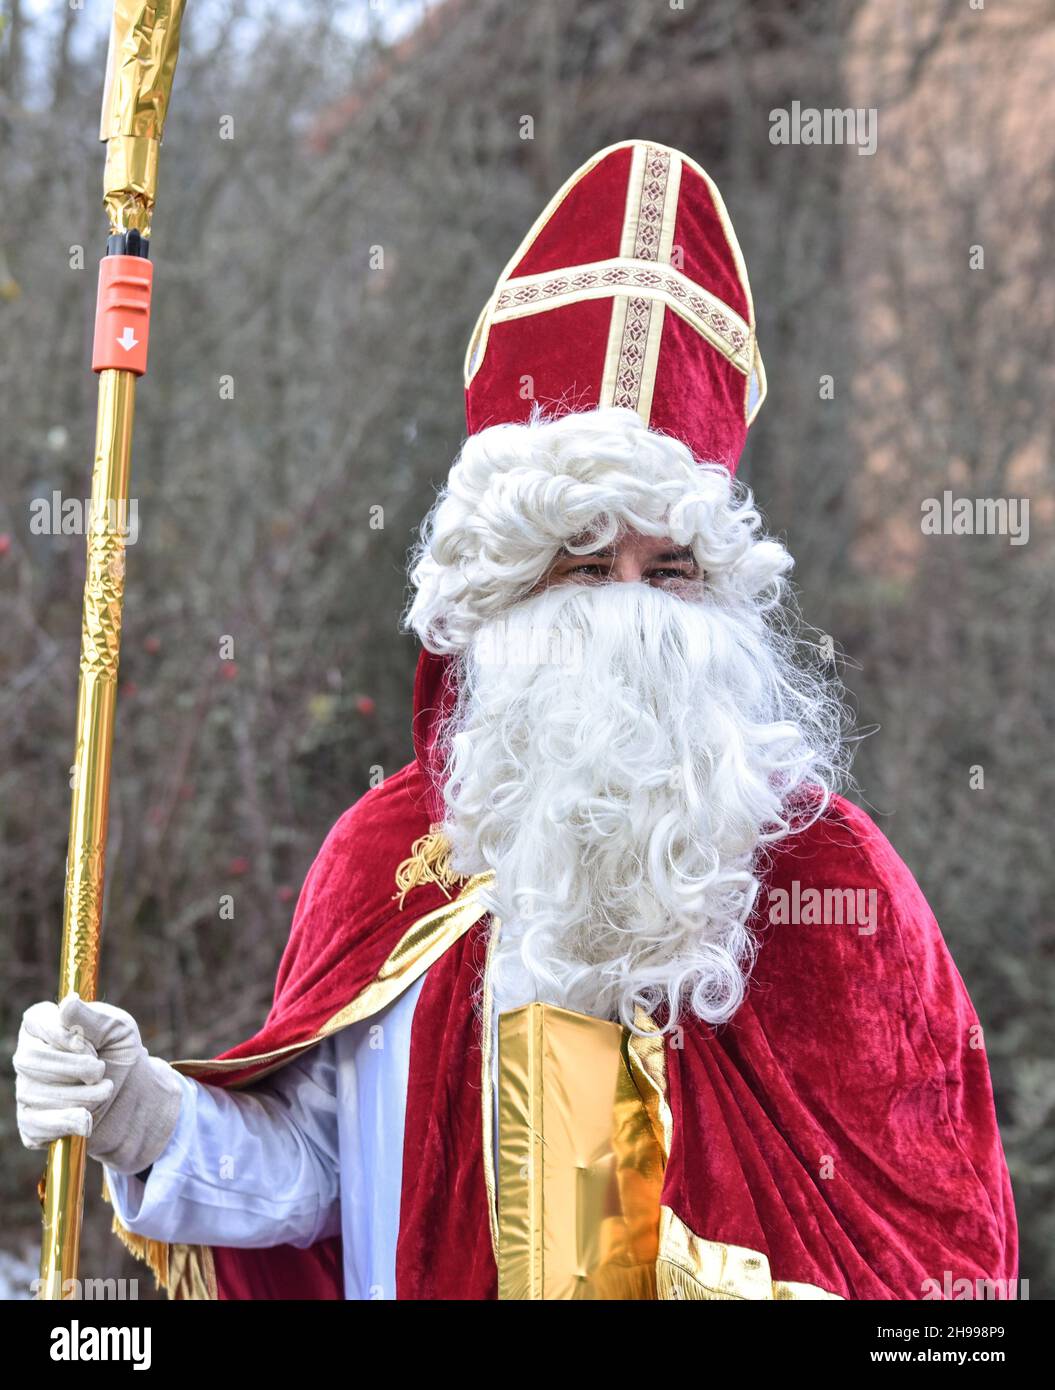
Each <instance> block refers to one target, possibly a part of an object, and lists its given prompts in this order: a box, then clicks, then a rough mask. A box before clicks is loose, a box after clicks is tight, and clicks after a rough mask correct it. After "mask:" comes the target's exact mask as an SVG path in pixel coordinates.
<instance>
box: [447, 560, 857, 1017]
mask: <svg viewBox="0 0 1055 1390" xmlns="http://www.w3.org/2000/svg"><path fill="white" fill-rule="evenodd" d="M460 690H461V694H460V700H459V705H458V709H457V710H456V711H455V714H454V716H453V719H452V723H451V733H452V734H453V737H452V738H451V743H450V757H449V761H448V769H447V774H448V775H447V780H446V783H445V789H444V797H445V801H446V805H447V819H446V823H445V826H444V829H445V831H446V834H447V836H448V838H449V840H450V842H451V845H452V850H453V858H452V863H453V865H454V867H455V868H456V869H457V870H458V871H459V872H461V873H465V874H474V873H481V872H484V871H485V870H488V869H491V870H493V871H494V874H495V883H494V886H493V888H492V889H491V890H489V893H488V895H487V899H486V901H487V904H488V906H489V907H490V909H491V910H492V912H493V913H494V914H495V916H496V917H497V918H498V920H499V923H500V927H499V935H498V941H497V945H496V949H495V951H494V954H493V966H492V984H493V989H494V1003H495V1008H496V1010H498V1011H499V1012H504V1011H505V1010H508V1009H513V1008H517V1007H519V1006H520V1005H521V1004H525V1003H528V1002H531V1001H533V1000H540V1001H542V1002H545V1003H551V1004H557V1005H560V1006H561V1007H563V1008H567V1009H574V1010H577V1011H579V1012H582V1013H588V1014H592V1015H594V1016H596V1017H600V1018H606V1019H615V1020H619V1021H621V1022H622V1023H624V1024H625V1025H626V1026H628V1027H632V1026H633V1024H634V1016H635V1009H636V1008H638V1007H640V1008H642V1009H644V1010H645V1011H646V1012H649V1013H652V1012H653V1011H654V1010H655V1009H656V1008H657V1007H658V1006H660V1005H665V1006H666V1008H665V1012H664V1015H663V1016H662V1017H661V1018H660V1019H658V1020H657V1022H659V1023H660V1026H663V1027H665V1028H668V1029H669V1028H672V1027H674V1026H675V1025H676V1023H677V1020H678V1017H679V1015H680V1014H681V1013H682V1011H683V1010H684V1009H686V1008H687V1009H688V1010H689V1011H691V1013H693V1014H695V1015H696V1016H697V1017H699V1018H701V1019H704V1020H705V1021H707V1022H710V1023H720V1022H723V1021H725V1020H727V1019H728V1018H730V1017H731V1016H732V1015H733V1013H734V1012H735V1011H736V1009H737V1007H738V1006H739V1004H740V1003H741V1001H742V999H743V996H744V992H745V985H746V981H747V978H748V975H749V973H750V969H751V966H752V964H753V961H754V956H755V951H756V949H757V943H756V942H755V939H754V934H753V932H752V931H751V929H750V928H749V926H748V918H749V916H750V914H751V910H752V907H753V905H754V902H755V897H756V895H757V892H758V886H759V882H758V879H757V877H756V876H755V872H754V869H755V867H756V860H757V858H758V852H759V850H760V848H761V847H762V846H763V845H764V844H765V843H767V842H772V841H775V840H777V839H779V838H782V837H783V836H784V835H786V834H788V833H789V831H790V829H791V828H796V827H793V825H792V819H791V816H790V815H789V809H788V807H789V798H790V796H791V793H793V792H795V791H796V790H797V789H800V788H802V787H803V786H804V785H805V784H807V783H808V782H810V781H813V780H816V781H818V782H820V783H822V784H823V781H824V778H823V775H819V776H817V777H816V778H814V777H811V773H813V772H814V770H815V764H819V765H823V764H824V760H823V758H820V757H818V756H816V755H815V754H814V752H813V750H812V749H811V747H810V744H809V740H808V738H806V737H805V735H804V733H803V730H802V727H800V724H799V723H798V721H797V720H795V719H794V718H789V717H788V716H789V711H792V712H802V711H804V710H808V717H807V720H806V722H807V724H809V722H810V720H811V719H812V720H813V721H814V722H815V723H816V725H817V727H818V728H822V727H824V725H825V722H826V721H827V723H828V725H829V727H830V722H831V718H832V717H833V716H832V715H831V711H830V710H827V709H826V708H819V707H818V706H821V707H824V706H826V700H827V697H825V696H823V695H821V694H820V693H818V691H817V690H815V689H814V688H813V687H811V686H810V684H809V681H805V682H804V681H803V679H802V677H801V675H800V673H797V672H796V671H795V669H794V668H793V667H792V665H791V664H790V661H789V659H788V657H787V656H786V654H785V651H784V649H783V647H782V646H781V645H780V643H779V642H777V641H776V640H775V639H774V637H773V634H772V633H771V632H770V631H769V629H768V627H767V625H766V623H765V622H764V620H763V618H762V616H761V613H760V612H759V611H758V610H757V609H756V608H755V607H753V606H750V605H749V604H746V603H744V604H741V605H740V606H739V608H738V609H736V610H733V609H731V608H728V607H726V608H722V607H720V606H718V605H717V603H716V602H715V601H713V600H707V599H704V600H703V601H696V600H695V599H693V600H689V599H686V598H682V597H678V596H676V595H674V594H672V593H669V592H664V591H662V590H658V589H654V588H650V587H649V586H647V585H645V584H627V583H603V584H598V585H580V584H561V585H556V586H553V587H551V588H549V589H547V590H545V591H543V592H542V593H540V594H537V595H535V596H532V597H530V598H528V599H526V600H524V601H522V602H520V603H518V604H517V605H515V607H513V608H512V609H511V610H510V611H509V612H507V613H506V614H504V615H503V616H502V617H501V618H499V619H496V620H494V621H492V622H490V623H488V624H487V625H485V626H484V627H483V628H481V629H480V630H479V632H478V633H477V635H476V637H475V638H474V640H473V642H472V645H471V647H470V649H469V651H468V652H467V653H466V654H465V655H464V656H463V660H462V670H461V672H460ZM812 799H813V802H814V806H815V809H816V810H817V811H818V813H819V809H820V808H821V805H820V803H823V800H824V797H823V795H822V797H821V798H820V803H818V798H817V797H816V796H814V797H813V798H812ZM807 800H809V798H807Z"/></svg>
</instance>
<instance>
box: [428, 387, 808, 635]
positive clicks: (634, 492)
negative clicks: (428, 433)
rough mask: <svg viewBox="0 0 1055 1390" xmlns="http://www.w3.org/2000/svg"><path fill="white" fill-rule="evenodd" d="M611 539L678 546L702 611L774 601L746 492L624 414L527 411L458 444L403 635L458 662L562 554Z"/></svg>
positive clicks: (776, 587)
mask: <svg viewBox="0 0 1055 1390" xmlns="http://www.w3.org/2000/svg"><path fill="white" fill-rule="evenodd" d="M623 529H629V530H635V531H638V532H639V533H641V534H642V535H646V536H670V538H671V539H672V540H673V541H674V542H675V543H676V544H677V545H679V546H683V545H688V546H691V547H692V550H693V552H694V554H695V557H696V561H697V563H698V564H699V566H700V567H701V569H702V571H703V572H704V573H705V574H706V577H707V588H708V592H709V594H710V596H711V597H712V599H713V600H714V601H715V602H719V603H721V602H726V601H728V602H730V603H736V602H737V601H738V600H744V599H747V600H750V601H751V602H752V603H755V604H757V603H758V602H759V601H761V602H762V603H763V604H764V605H765V606H767V607H768V606H769V602H770V601H771V602H772V603H773V604H774V605H775V604H777V603H778V602H779V601H780V600H781V599H782V598H783V597H785V585H784V582H783V581H784V577H785V575H787V574H788V572H789V571H790V570H791V567H792V559H791V556H790V555H789V554H788V552H787V551H786V550H785V548H784V547H783V546H782V545H780V544H779V543H778V542H776V541H772V540H768V539H765V538H762V536H761V531H762V520H761V517H760V516H759V514H758V512H757V511H756V510H755V506H754V502H753V499H752V497H751V493H750V491H749V490H748V489H746V488H744V487H742V486H741V485H739V484H737V483H736V482H735V480H734V479H733V478H732V477H731V475H730V473H729V471H728V469H726V468H724V467H722V466H721V465H720V464H706V463H704V464H700V463H697V462H696V461H695V460H694V459H693V456H692V454H691V452H690V451H689V449H688V448H687V447H686V446H685V445H684V444H682V443H681V442H680V441H679V440H677V439H674V438H672V437H670V436H669V435H662V434H657V433H655V432H654V431H652V430H649V429H648V427H647V426H646V425H645V423H644V422H643V421H642V419H641V417H640V416H639V415H638V414H637V413H636V412H635V411H633V410H627V409H622V408H620V407H617V406H602V407H600V408H598V409H596V410H590V411H583V412H580V413H578V414H574V415H564V416H561V417H560V418H558V419H555V420H554V419H545V418H544V417H543V416H542V414H541V412H540V411H539V409H538V407H537V406H536V409H535V413H534V415H533V417H532V419H531V420H530V421H529V422H528V423H526V424H507V425H493V426H491V427H490V428H489V429H485V430H481V431H480V433H479V434H475V435H473V436H471V437H470V438H469V439H467V440H466V442H465V444H464V446H463V448H462V451H461V453H460V454H459V456H458V458H457V460H456V461H455V463H454V465H453V467H452V468H451V472H450V477H449V479H448V481H447V484H446V486H445V487H444V489H443V490H442V492H441V493H440V496H439V498H438V499H437V502H436V505H435V506H434V507H433V508H432V510H431V511H430V513H429V515H428V517H427V518H426V520H425V523H424V525H423V527H422V534H421V539H420V542H419V544H418V545H417V547H416V548H415V550H414V553H413V556H412V564H411V570H410V578H411V583H412V584H413V586H414V588H415V590H416V592H415V594H414V597H413V600H412V602H411V604H410V607H409V609H408V611H407V615H406V622H407V625H408V626H410V627H411V628H413V630H414V631H415V632H416V633H417V635H418V637H419V639H420V640H421V642H422V645H423V646H425V647H426V648H427V649H428V650H429V651H433V652H437V653H452V654H453V653H458V652H463V651H465V650H466V648H467V647H468V645H469V643H470V642H471V641H472V639H473V637H474V636H475V635H476V633H477V632H478V631H479V629H480V627H481V625H482V624H483V623H486V622H488V621H489V620H490V619H492V618H495V617H497V616H498V615H499V614H500V613H502V612H503V611H505V610H506V609H508V608H509V606H510V605H511V604H513V603H515V602H517V600H518V599H520V598H522V597H523V596H524V595H525V594H527V593H529V592H530V590H531V589H532V588H533V586H534V585H535V584H536V583H537V581H538V580H539V579H540V578H541V577H542V576H543V575H544V574H545V572H546V571H547V569H548V568H549V566H550V564H551V563H552V561H553V559H554V557H555V556H556V555H557V553H558V552H559V551H560V550H561V549H562V548H565V547H566V548H568V549H569V550H573V551H582V552H586V551H588V550H595V549H599V548H600V547H602V546H604V545H607V544H609V543H611V542H612V541H613V540H614V539H615V537H616V535H617V534H618V533H619V531H620V530H623ZM587 535H588V539H586V540H585V541H584V542H582V543H580V544H579V545H574V544H572V542H574V541H575V540H576V538H578V537H584V536H587Z"/></svg>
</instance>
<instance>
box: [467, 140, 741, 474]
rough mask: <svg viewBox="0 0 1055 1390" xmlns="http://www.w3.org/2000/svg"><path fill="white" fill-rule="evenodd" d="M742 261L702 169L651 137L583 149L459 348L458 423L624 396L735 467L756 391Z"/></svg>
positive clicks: (700, 452)
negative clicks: (581, 160)
mask: <svg viewBox="0 0 1055 1390" xmlns="http://www.w3.org/2000/svg"><path fill="white" fill-rule="evenodd" d="M765 394H766V378H765V371H764V369H763V366H762V358H761V355H760V354H759V351H758V342H757V339H756V337H755V312H754V306H753V305H752V302H751V287H750V285H749V284H748V280H747V267H746V266H745V264H744V258H743V255H742V254H741V251H740V247H739V244H738V243H737V240H736V233H735V232H734V231H733V226H732V223H731V222H730V220H729V214H728V213H727V212H726V210H725V204H724V203H723V202H722V196H721V194H720V193H719V192H718V189H717V188H716V187H715V185H714V183H713V182H712V181H711V179H710V178H709V177H708V176H707V174H706V173H705V172H704V171H703V169H701V168H700V166H699V165H698V164H697V163H696V162H695V160H692V159H690V158H689V157H688V155H684V154H681V153H680V151H678V150H672V149H670V148H669V147H668V146H666V145H657V144H655V143H654V142H653V141H650V140H624V141H623V142H622V143H621V144H618V145H609V146H608V148H607V149H604V150H601V151H600V153H599V154H595V155H594V156H593V158H592V159H589V160H587V162H586V163H585V164H584V165H583V166H582V168H581V169H579V170H577V171H576V172H575V173H574V174H572V176H571V178H570V179H568V181H567V183H565V184H564V186H563V187H562V188H561V189H560V190H559V191H558V192H557V193H556V194H555V195H554V197H553V198H552V199H551V201H550V203H549V206H548V207H547V208H546V209H545V211H544V212H543V213H542V215H541V216H540V217H539V218H538V220H537V221H536V222H535V225H534V226H533V227H532V228H531V230H530V231H529V232H528V234H527V236H526V237H525V238H524V240H523V241H522V242H521V244H520V246H519V247H518V248H517V251H516V254H515V255H514V256H513V258H512V260H511V261H510V262H509V264H508V265H507V266H506V268H505V270H503V272H502V274H501V275H500V276H499V277H498V283H497V285H496V286H495V289H494V293H493V294H492V295H491V298H490V299H489V300H488V301H487V303H486V304H485V305H484V307H483V309H482V311H481V313H480V317H479V318H478V319H477V322H476V327H475V329H474V330H473V334H472V338H471V339H470V341H469V347H468V350H467V352H466V356H465V412H466V419H467V421H468V427H469V433H470V434H475V433H476V432H477V431H479V430H482V429H485V428H486V427H487V426H488V425H495V424H500V423H505V422H508V421H523V420H526V419H527V418H528V416H529V414H530V412H531V407H532V405H533V403H534V402H535V401H538V402H539V404H540V405H541V406H542V408H543V410H544V411H545V412H546V413H547V414H549V415H560V414H564V413H567V412H570V411H579V410H591V409H593V408H594V407H595V406H598V405H620V406H629V407H630V408H631V409H632V410H636V411H637V412H638V414H639V415H640V416H641V418H642V419H643V420H644V421H645V423H646V424H647V425H648V426H649V428H650V429H654V430H657V431H660V432H662V433H664V434H671V435H674V436H676V437H677V438H678V439H681V440H682V441H683V442H684V443H685V444H687V445H688V446H689V448H690V449H691V450H692V452H693V454H694V455H695V457H696V458H697V459H698V460H700V461H701V462H703V461H713V462H717V463H723V464H724V465H725V466H726V467H727V468H728V469H729V470H730V472H735V471H736V466H737V463H738V462H739V459H740V454H741V451H742V450H743V447H744V441H745V439H746V437H747V428H748V426H749V425H750V424H751V422H752V420H753V419H754V418H755V415H756V414H757V413H758V409H759V407H760V406H761V404H762V401H763V400H764V399H765Z"/></svg>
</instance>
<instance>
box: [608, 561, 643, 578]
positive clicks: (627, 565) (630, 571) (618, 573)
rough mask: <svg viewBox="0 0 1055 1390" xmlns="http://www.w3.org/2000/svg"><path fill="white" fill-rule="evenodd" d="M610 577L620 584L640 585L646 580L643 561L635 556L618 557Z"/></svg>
mask: <svg viewBox="0 0 1055 1390" xmlns="http://www.w3.org/2000/svg"><path fill="white" fill-rule="evenodd" d="M608 577H609V579H610V580H615V581H616V583H619V584H638V583H640V582H641V580H642V579H643V578H644V571H643V570H642V568H641V561H640V560H638V559H636V558H635V557H634V556H633V555H618V556H616V559H615V561H614V562H613V564H612V568H611V570H610V571H609V575H608Z"/></svg>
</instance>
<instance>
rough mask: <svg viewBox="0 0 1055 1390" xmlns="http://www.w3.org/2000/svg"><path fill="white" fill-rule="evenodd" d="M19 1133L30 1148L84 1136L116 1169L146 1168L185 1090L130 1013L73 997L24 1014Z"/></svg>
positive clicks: (172, 1124) (18, 1057)
mask: <svg viewBox="0 0 1055 1390" xmlns="http://www.w3.org/2000/svg"><path fill="white" fill-rule="evenodd" d="M14 1066H15V1072H16V1073H17V1081H16V1083H15V1098H16V1101H17V1109H18V1131H19V1134H21V1136H22V1142H23V1144H25V1146H26V1147H27V1148H29V1149H42V1148H46V1147H47V1145H48V1144H50V1143H51V1141H52V1140H53V1139H61V1138H62V1137H63V1135H67V1134H80V1135H84V1136H85V1137H86V1138H87V1140H88V1144H87V1149H88V1153H89V1154H90V1155H91V1156H92V1158H96V1159H98V1160H99V1162H100V1163H106V1164H108V1165H109V1166H110V1167H111V1168H113V1169H114V1171H115V1172H117V1173H138V1172H140V1170H141V1169H143V1168H149V1167H150V1165H151V1164H152V1163H153V1162H154V1160H155V1159H157V1158H158V1157H159V1156H160V1155H161V1153H162V1151H163V1150H164V1149H165V1147H166V1146H167V1144H168V1141H169V1140H170V1139H171V1137H172V1134H173V1131H174V1130H175V1128H176V1122H177V1120H178V1119H179V1111H180V1101H181V1099H182V1095H183V1090H182V1083H181V1081H180V1078H179V1075H178V1074H177V1073H176V1072H174V1071H173V1070H172V1068H171V1067H170V1066H169V1064H168V1063H167V1062H163V1061H162V1060H161V1059H160V1058H159V1057H151V1056H150V1054H149V1053H148V1052H147V1050H146V1048H145V1047H144V1046H143V1043H142V1041H141V1040H140V1037H139V1028H138V1027H137V1026H136V1021H135V1019H134V1018H133V1017H132V1015H131V1014H129V1013H126V1012H125V1010H124V1009H118V1008H116V1007H115V1006H114V1005H113V1004H101V1003H88V1002H86V1001H85V1000H83V999H81V998H80V996H79V995H77V994H68V995H67V996H66V998H65V999H63V1001H62V1003H61V1004H52V1003H50V1002H49V1001H45V1002H42V1003H40V1004H33V1005H32V1006H31V1007H30V1008H28V1009H27V1010H26V1011H25V1013H24V1014H23V1015H22V1026H21V1028H20V1029H19V1033H18V1047H17V1049H16V1051H15V1056H14Z"/></svg>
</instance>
